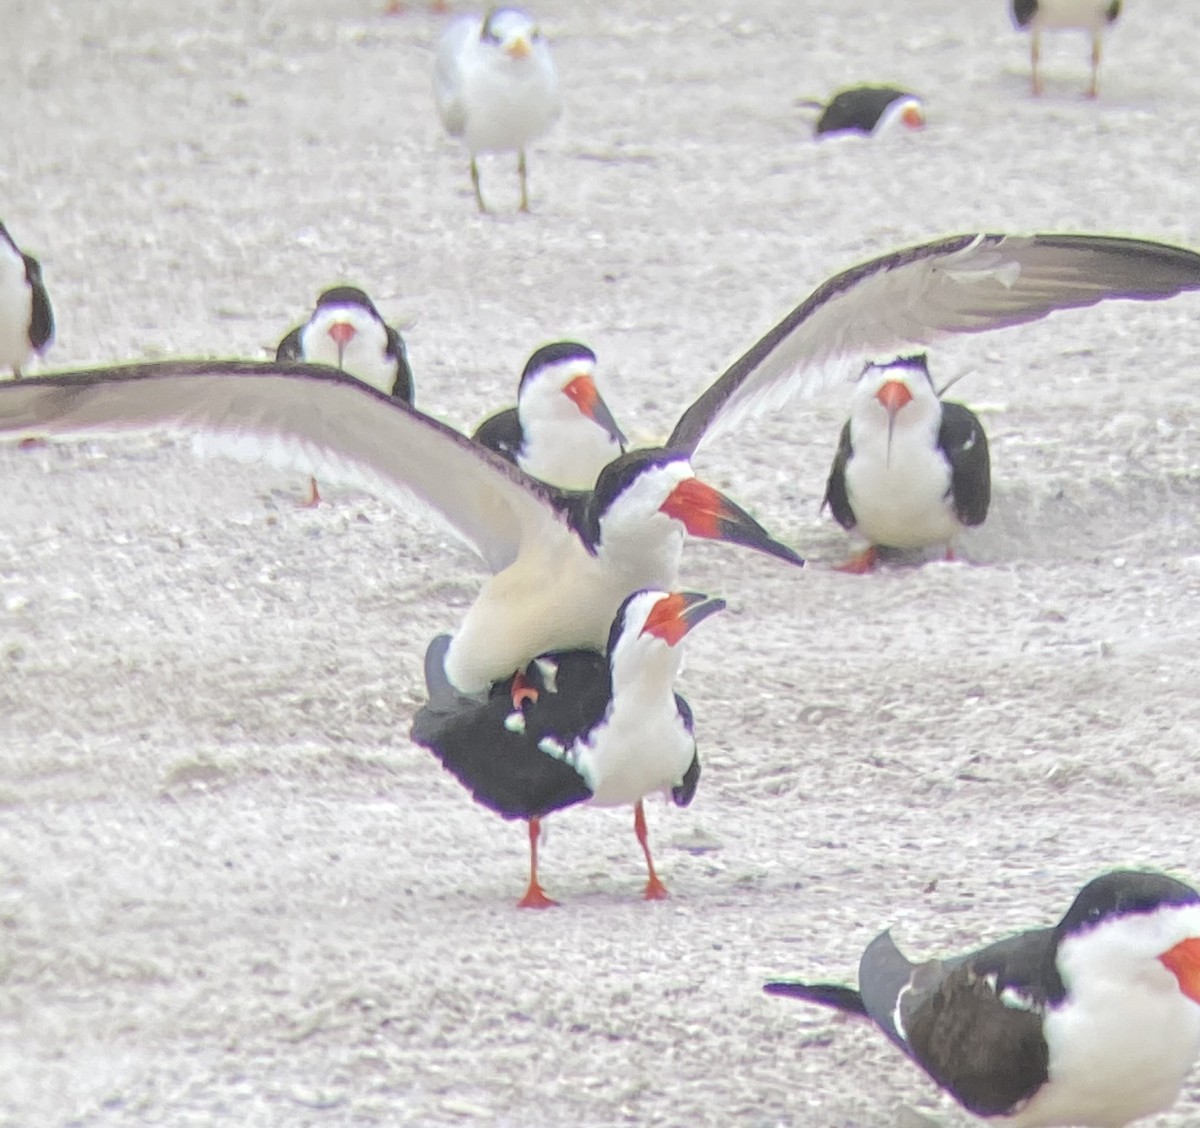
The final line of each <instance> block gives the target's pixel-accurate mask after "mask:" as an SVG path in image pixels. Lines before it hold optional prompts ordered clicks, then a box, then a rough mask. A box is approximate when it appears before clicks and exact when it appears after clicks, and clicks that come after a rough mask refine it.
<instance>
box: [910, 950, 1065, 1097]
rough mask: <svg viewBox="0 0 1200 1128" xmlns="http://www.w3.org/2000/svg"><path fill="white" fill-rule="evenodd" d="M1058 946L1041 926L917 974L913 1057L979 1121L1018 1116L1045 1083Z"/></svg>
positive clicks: (1059, 988) (1058, 983)
mask: <svg viewBox="0 0 1200 1128" xmlns="http://www.w3.org/2000/svg"><path fill="white" fill-rule="evenodd" d="M1057 947H1058V946H1057V942H1056V939H1055V934H1054V930H1053V929H1049V928H1045V929H1038V930H1035V931H1032V932H1024V933H1021V934H1019V935H1017V936H1013V937H1009V938H1008V939H1007V940H1001V941H1000V942H999V943H996V944H992V945H990V946H989V947H987V948H984V949H982V950H981V951H979V952H976V953H974V954H972V955H970V956H967V957H966V958H963V959H959V960H949V961H938V960H933V961H930V962H929V963H925V964H919V965H917V966H916V967H914V968H913V970H912V977H911V986H910V989H909V991H908V993H907V994H906V995H905V996H904V999H903V1000H902V1002H901V1016H902V1019H903V1022H904V1028H905V1034H906V1035H907V1042H908V1052H909V1054H910V1056H911V1057H912V1058H913V1059H914V1060H915V1061H916V1062H917V1063H918V1064H919V1065H920V1066H921V1067H922V1068H923V1069H924V1070H925V1072H926V1073H928V1074H929V1076H930V1077H932V1078H933V1080H934V1081H936V1082H937V1083H938V1084H939V1085H940V1086H941V1087H942V1088H944V1089H945V1090H947V1092H949V1093H952V1094H953V1095H954V1097H955V1099H956V1100H958V1101H959V1103H960V1104H962V1105H963V1107H964V1108H967V1109H969V1110H970V1111H971V1112H974V1113H975V1114H976V1115H978V1116H1002V1115H1005V1114H1007V1113H1011V1112H1014V1111H1015V1110H1016V1109H1017V1107H1018V1106H1019V1105H1021V1104H1022V1103H1023V1102H1024V1101H1027V1100H1028V1099H1029V1098H1030V1097H1032V1096H1033V1094H1034V1093H1036V1092H1037V1091H1038V1089H1040V1088H1041V1086H1042V1085H1044V1084H1045V1083H1046V1080H1047V1078H1048V1076H1049V1049H1048V1047H1047V1045H1046V1039H1045V1034H1044V1032H1043V1027H1042V1024H1043V1020H1044V1018H1045V1014H1046V1010H1047V1008H1049V1007H1050V1006H1053V1005H1055V1004H1056V1003H1059V1002H1061V1001H1062V999H1063V996H1064V988H1063V983H1062V980H1061V978H1060V977H1059V974H1058V969H1057V966H1056V965H1055V954H1056V952H1057ZM893 1005H894V1003H893Z"/></svg>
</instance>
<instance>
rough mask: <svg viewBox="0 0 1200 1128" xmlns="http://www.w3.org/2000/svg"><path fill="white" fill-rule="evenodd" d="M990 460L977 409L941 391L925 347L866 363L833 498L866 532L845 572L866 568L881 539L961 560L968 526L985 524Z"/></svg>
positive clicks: (844, 522)
mask: <svg viewBox="0 0 1200 1128" xmlns="http://www.w3.org/2000/svg"><path fill="white" fill-rule="evenodd" d="M990 499H991V461H990V458H989V456H988V443H987V436H986V435H985V434H984V432H983V426H982V424H981V423H980V422H979V418H978V417H977V416H976V415H975V413H974V412H973V411H971V410H970V408H968V407H965V406H964V405H963V404H961V403H950V402H947V401H944V400H942V399H941V398H940V396H939V395H938V393H937V391H936V390H935V389H934V386H933V381H932V379H931V378H930V376H929V368H928V367H927V365H926V363H925V357H924V356H909V357H901V358H899V359H897V360H894V361H892V362H891V363H890V364H871V365H868V366H867V367H866V369H864V371H863V374H862V376H861V377H860V378H859V382H858V388H857V389H856V390H855V394H854V402H853V406H852V407H851V411H850V418H849V419H848V420H847V421H846V425H845V426H844V427H843V428H842V434H841V439H840V441H839V442H838V449H837V454H836V455H835V456H834V459H833V468H832V469H831V470H830V472H829V481H828V482H827V484H826V487H825V502H824V504H826V505H828V506H829V508H830V510H831V512H832V513H833V516H834V518H835V519H836V520H837V522H838V524H839V525H841V526H842V528H843V529H847V530H853V531H855V532H857V533H859V534H860V535H861V536H863V537H865V538H866V539H867V542H868V543H867V548H866V550H865V551H864V552H862V553H861V554H860V555H859V556H856V557H854V558H853V559H852V560H850V561H848V562H847V563H845V564H843V565H841V567H840V569H839V570H840V571H843V572H868V571H870V570H871V568H872V567H874V565H875V561H876V559H877V558H878V551H879V549H880V548H899V549H916V548H929V547H932V546H935V545H936V546H943V547H944V548H945V551H946V559H947V560H953V559H954V549H953V544H954V538H955V537H956V536H957V534H958V532H959V530H960V529H961V528H962V527H963V526H969V525H982V524H983V521H984V518H985V517H987V511H988V503H989V501H990Z"/></svg>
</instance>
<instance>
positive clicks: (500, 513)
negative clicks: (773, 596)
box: [0, 361, 803, 702]
mask: <svg viewBox="0 0 1200 1128" xmlns="http://www.w3.org/2000/svg"><path fill="white" fill-rule="evenodd" d="M13 386H14V387H18V388H21V389H23V390H24V391H25V395H24V396H23V397H20V398H16V397H13V396H11V395H8V396H3V397H0V432H3V431H10V430H18V429H19V430H20V431H21V433H22V434H27V433H29V432H30V431H33V432H40V433H41V434H45V435H57V434H70V433H79V434H90V435H112V434H118V435H119V434H122V433H130V432H147V431H163V430H167V431H183V432H186V433H189V434H192V435H196V436H199V437H200V438H201V439H204V438H206V437H207V438H208V439H209V440H216V446H217V448H218V449H224V448H228V449H229V451H230V453H233V454H236V455H240V456H241V457H247V456H249V457H255V458H259V459H266V460H272V461H275V462H278V463H280V464H282V465H285V466H295V465H301V466H304V465H311V466H314V467H315V468H316V470H317V473H318V475H319V476H320V477H321V478H322V479H325V478H329V479H332V480H336V481H340V482H344V483H346V484H348V485H351V486H359V487H363V488H366V489H368V490H370V491H372V492H374V493H376V494H378V495H379V496H382V497H384V498H389V499H393V500H396V501H398V502H399V503H400V505H401V507H402V508H404V509H411V508H412V506H413V502H414V501H416V502H420V503H423V504H424V505H425V507H427V508H428V509H431V510H432V511H433V512H434V513H435V515H440V516H441V517H442V518H443V519H444V520H445V521H446V522H447V523H449V524H450V525H451V527H452V528H454V529H455V530H456V531H457V532H458V533H459V534H460V535H461V536H462V537H463V538H464V539H465V540H466V541H467V542H468V543H469V544H470V545H471V546H472V547H473V548H474V549H475V550H476V551H477V552H478V554H479V555H480V557H481V558H482V559H483V561H484V563H485V564H486V565H487V566H488V567H489V568H490V569H491V571H492V572H493V573H494V574H493V575H492V576H491V578H489V579H488V580H486V581H485V582H484V584H483V586H482V588H481V590H480V592H479V595H478V597H477V599H476V600H475V602H474V603H473V604H472V606H471V608H470V609H469V610H468V611H467V614H466V616H465V618H464V619H463V621H462V623H461V624H460V625H459V627H458V629H457V630H456V631H455V633H454V635H453V637H452V638H451V640H450V642H449V644H448V646H446V647H445V649H444V653H443V654H442V655H441V657H442V658H443V659H444V666H443V673H444V694H445V699H446V700H449V701H451V702H453V701H454V700H456V699H457V698H458V697H463V696H466V697H469V696H472V695H481V694H486V693H487V692H488V691H489V689H490V687H491V686H492V684H493V683H494V682H496V681H500V680H502V679H505V678H509V677H511V676H512V674H513V672H514V671H517V670H520V669H522V668H523V667H524V666H525V665H526V664H527V663H528V662H529V661H530V660H531V659H532V658H533V657H535V656H536V655H538V654H544V653H547V652H549V651H554V650H569V649H574V648H578V647H591V648H595V649H601V648H603V646H604V644H605V642H606V641H607V639H608V634H609V628H610V626H611V624H612V619H613V616H614V615H615V614H616V612H617V609H618V608H619V607H620V605H621V603H622V602H623V601H624V599H625V598H626V596H628V595H629V594H630V593H631V592H633V591H637V590H638V589H640V588H645V587H653V588H657V589H661V590H668V591H669V590H673V589H674V588H675V587H676V586H677V579H678V570H679V563H680V558H681V555H682V549H683V542H684V539H685V537H686V536H688V535H689V534H690V535H692V536H698V537H705V538H708V539H712V540H723V541H728V542H732V543H736V544H741V545H745V546H747V547H750V548H755V549H758V550H759V551H761V552H765V553H767V554H768V555H771V556H775V557H778V558H780V559H782V560H785V561H787V562H788V563H790V564H802V563H803V561H802V560H801V559H800V557H799V556H797V555H796V553H795V552H794V551H792V549H790V548H788V547H787V546H786V545H783V544H780V543H779V542H778V541H775V540H773V539H772V538H771V537H770V536H769V535H768V534H767V532H766V530H765V529H764V528H763V527H762V526H761V525H759V524H758V522H756V521H755V520H754V519H753V518H752V517H751V516H750V515H749V514H748V513H747V512H745V510H743V509H741V508H739V507H738V506H737V505H735V504H734V503H733V502H732V501H730V500H729V499H728V498H726V497H725V496H723V495H722V494H720V493H718V491H717V490H715V489H713V488H712V487H711V486H708V485H706V484H705V483H703V482H701V481H700V480H699V479H698V478H696V476H695V475H694V474H693V473H692V469H691V467H690V465H689V464H688V460H687V457H686V456H685V455H683V454H681V453H679V452H675V451H664V450H639V451H633V452H630V453H629V454H625V455H622V456H621V457H620V458H618V459H616V460H615V461H614V462H612V463H610V464H609V465H608V466H607V467H605V469H604V472H603V473H602V474H601V475H600V478H599V480H598V481H597V483H596V488H595V490H592V491H564V490H558V489H555V488H554V487H552V486H548V485H546V484H545V483H543V482H539V481H537V480H536V479H534V478H531V477H529V475H527V474H524V473H523V472H522V471H521V470H520V469H519V468H518V467H516V466H513V465H512V464H510V463H508V462H506V461H505V460H504V459H502V458H501V457H499V456H498V455H496V454H494V453H493V452H492V451H490V450H487V449H486V448H485V447H483V446H480V445H479V444H478V443H475V442H472V441H471V440H470V439H469V438H467V437H466V436H465V435H462V434H460V433H459V432H458V431H455V430H453V429H452V428H450V427H447V426H446V425H444V424H442V423H439V422H438V421H437V420H435V419H432V418H430V417H429V416H427V415H424V414H422V413H421V412H419V411H417V410H415V409H414V408H412V407H410V406H409V405H408V404H406V403H404V402H402V401H399V400H395V399H392V398H390V397H388V396H386V395H385V394H383V393H382V392H379V391H377V390H376V389H374V388H371V387H369V386H368V385H366V384H363V383H361V382H359V381H357V380H354V379H353V378H351V377H349V376H347V375H345V374H344V373H341V372H338V371H335V370H333V369H330V368H325V367H323V366H318V365H282V364H278V363H276V364H256V363H253V362H249V361H224V362H220V361H216V362H200V361H197V362H165V363H159V364H142V365H129V366H126V367H118V368H108V369H98V370H92V371H81V372H73V373H63V374H60V375H57V376H52V377H44V378H42V379H35V380H25V381H22V382H21V383H20V384H16V385H13ZM2 387H3V386H0V390H2Z"/></svg>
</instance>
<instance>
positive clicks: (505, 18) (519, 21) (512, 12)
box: [488, 8, 537, 39]
mask: <svg viewBox="0 0 1200 1128" xmlns="http://www.w3.org/2000/svg"><path fill="white" fill-rule="evenodd" d="M488 26H489V27H490V28H491V29H492V34H493V35H494V36H496V38H497V39H514V38H516V37H517V36H519V35H523V36H525V37H527V38H528V36H529V35H531V34H532V33H533V32H534V31H536V30H537V22H536V21H535V20H534V19H533V18H532V17H531V16H528V15H526V13H524V12H522V11H519V10H518V9H516V8H502V9H501V10H500V11H498V12H496V13H494V14H493V15H492V18H491V20H489V21H488Z"/></svg>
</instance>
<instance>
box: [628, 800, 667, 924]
mask: <svg viewBox="0 0 1200 1128" xmlns="http://www.w3.org/2000/svg"><path fill="white" fill-rule="evenodd" d="M633 833H634V834H636V835H637V840H638V842H640V843H641V846H642V853H643V854H645V855H646V872H647V874H648V875H649V876H647V878H646V892H645V894H644V896H645V898H646V900H647V901H662V900H664V899H665V898H667V897H668V896H670V894H669V893H668V892H667V887H666V886H665V885H664V884H663V883H662V882H661V881H660V880H659V877H658V874H657V873H655V872H654V859H653V858H652V857H650V836H649V835H648V834H647V833H646V810H645V807H644V806H643V805H642V801H641V800H640V799H639V800H638V801H637V802H636V803H635V804H634V805H633Z"/></svg>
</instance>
